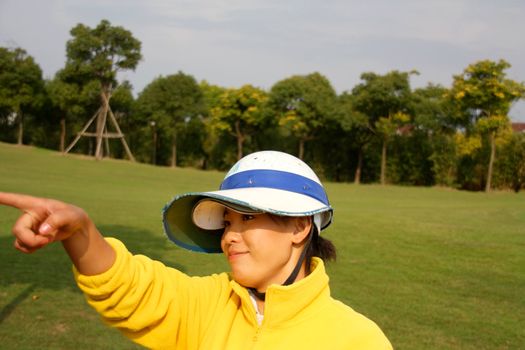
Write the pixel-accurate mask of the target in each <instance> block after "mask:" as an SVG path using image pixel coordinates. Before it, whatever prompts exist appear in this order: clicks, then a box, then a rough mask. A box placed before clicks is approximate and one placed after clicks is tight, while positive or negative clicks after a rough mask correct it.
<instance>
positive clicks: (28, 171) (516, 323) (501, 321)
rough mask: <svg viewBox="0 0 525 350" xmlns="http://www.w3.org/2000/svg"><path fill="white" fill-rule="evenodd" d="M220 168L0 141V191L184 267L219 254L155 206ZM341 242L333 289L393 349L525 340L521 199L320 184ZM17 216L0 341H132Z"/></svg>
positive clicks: (3, 219)
mask: <svg viewBox="0 0 525 350" xmlns="http://www.w3.org/2000/svg"><path fill="white" fill-rule="evenodd" d="M222 177H223V174H222V173H218V172H202V171H197V170H193V169H168V168H160V167H151V166H148V165H143V164H132V163H129V162H125V161H116V160H103V161H99V162H96V161H93V160H91V159H84V158H82V157H77V156H62V155H60V154H58V153H55V152H50V151H46V150H42V149H35V148H30V147H16V146H12V145H7V144H2V143H0V190H1V191H16V192H22V193H28V194H33V195H38V196H49V197H53V198H58V199H61V200H65V201H68V202H72V203H75V204H77V205H79V206H81V207H83V208H85V209H86V210H87V211H88V213H89V214H90V216H91V217H92V218H93V219H94V220H95V222H96V223H97V226H98V227H99V229H100V230H101V231H102V232H103V233H104V234H105V235H107V236H115V237H118V238H120V239H122V240H123V241H124V242H125V243H126V244H127V245H128V247H129V248H130V250H131V251H133V252H136V253H143V254H146V255H148V256H151V257H152V258H155V259H159V260H162V261H163V262H165V263H166V264H168V265H170V266H174V267H177V268H179V269H181V270H182V271H184V272H186V273H189V274H198V275H202V274H209V273H212V272H219V271H223V270H225V269H227V264H226V263H225V261H224V259H223V258H222V257H221V256H210V255H202V254H196V253H190V252H186V251H183V250H181V249H179V248H177V247H175V246H173V245H172V244H171V243H169V242H168V241H167V240H166V238H165V237H164V234H163V233H162V227H161V218H160V215H161V209H162V207H163V205H164V204H165V203H166V202H168V201H169V200H170V199H171V198H172V197H173V195H175V194H177V193H181V192H186V191H194V190H205V189H215V188H216V187H217V186H218V183H219V182H220V180H221V179H222ZM326 187H327V191H328V194H329V196H330V199H331V202H332V205H333V206H334V208H335V220H334V223H333V224H332V226H331V227H330V228H329V229H328V230H327V231H326V237H328V238H330V239H332V240H333V241H334V243H335V244H336V245H337V247H338V261H337V262H336V263H335V264H332V265H330V266H329V268H328V270H329V274H330V276H331V287H332V294H333V295H334V296H335V297H336V298H338V299H340V300H342V301H344V302H345V303H347V304H348V305H351V306H352V307H353V308H354V309H356V310H357V311H359V312H362V313H363V314H365V315H367V316H368V317H370V318H371V319H373V320H374V321H376V322H377V323H378V324H379V325H380V326H381V328H382V329H383V330H384V331H385V333H386V334H387V336H388V337H389V338H390V339H391V341H392V343H393V344H394V347H395V348H396V349H476V350H480V349H519V348H524V344H525V326H524V325H525V297H524V296H525V194H523V193H520V194H514V193H506V192H498V193H491V194H488V195H487V194H483V193H467V192H459V191H453V190H449V189H441V188H413V187H394V186H386V187H382V186H353V185H348V184H334V183H328V184H326ZM18 214H19V213H18V212H17V210H14V209H11V208H6V207H0V344H1V345H0V347H1V348H2V349H36V348H38V349H71V348H78V349H86V348H90V349H94V348H100V349H102V348H103V349H130V348H134V346H133V345H132V344H131V343H130V342H129V341H128V340H126V339H124V338H123V337H122V336H121V335H120V334H119V333H118V332H117V331H115V330H112V329H110V328H107V327H106V326H104V325H103V324H102V323H101V322H100V321H99V318H98V315H97V314H96V313H95V312H93V311H92V310H91V309H90V308H89V307H88V306H87V305H86V303H85V302H84V300H83V296H82V295H81V294H80V293H79V292H78V290H77V289H76V286H75V285H74V282H73V278H72V276H71V265H70V263H69V261H68V259H67V257H66V256H65V254H64V253H63V252H62V251H61V250H62V248H61V247H60V245H56V246H51V247H48V248H47V249H44V250H42V251H39V252H36V253H35V254H32V255H24V254H22V253H19V252H18V251H16V250H14V249H13V248H12V237H11V235H10V227H11V225H12V223H13V221H14V220H15V218H16V217H17V216H18Z"/></svg>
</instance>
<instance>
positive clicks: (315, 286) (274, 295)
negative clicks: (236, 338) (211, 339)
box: [230, 257, 330, 327]
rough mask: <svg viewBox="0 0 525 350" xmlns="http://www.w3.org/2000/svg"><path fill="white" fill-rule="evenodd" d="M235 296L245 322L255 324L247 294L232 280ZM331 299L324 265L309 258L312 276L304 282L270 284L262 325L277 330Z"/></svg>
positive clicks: (307, 277)
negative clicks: (245, 319) (239, 301)
mask: <svg viewBox="0 0 525 350" xmlns="http://www.w3.org/2000/svg"><path fill="white" fill-rule="evenodd" d="M230 284H231V286H232V288H233V290H234V292H235V293H236V294H237V295H238V296H239V297H240V299H241V303H242V305H241V309H242V311H243V313H244V315H245V317H246V318H248V319H249V320H251V321H252V322H254V323H255V324H257V322H256V319H255V309H254V306H253V304H252V302H251V300H250V296H249V294H248V290H247V289H246V288H245V287H243V286H241V285H239V284H238V283H237V282H235V281H233V280H231V281H230ZM329 296H330V288H329V286H328V275H327V274H326V272H325V268H324V263H323V261H322V260H321V259H319V258H316V257H314V258H312V264H311V273H310V274H309V275H308V276H306V277H305V278H303V279H301V280H299V281H297V282H295V283H293V284H291V285H288V286H281V285H276V284H273V285H271V286H270V287H268V289H267V290H266V301H265V306H264V320H263V325H264V326H268V327H277V326H278V325H281V324H283V323H285V322H288V321H290V320H293V319H296V320H297V319H298V318H300V317H298V316H302V317H307V316H308V315H309V314H311V313H315V312H316V311H317V309H318V307H320V306H319V305H318V304H319V301H320V300H321V299H324V298H327V297H329Z"/></svg>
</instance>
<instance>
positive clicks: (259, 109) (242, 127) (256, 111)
mask: <svg viewBox="0 0 525 350" xmlns="http://www.w3.org/2000/svg"><path fill="white" fill-rule="evenodd" d="M267 99H268V96H267V94H266V92H265V91H263V90H262V89H259V88H256V87H254V86H251V85H244V86H242V87H241V88H239V89H227V90H225V91H224V93H223V94H222V95H221V97H220V100H219V103H218V105H217V106H216V107H215V108H213V109H212V111H211V117H212V120H211V124H212V125H213V127H214V128H216V129H217V130H219V131H221V132H226V133H228V134H230V135H232V136H233V137H235V139H236V141H237V160H239V159H241V158H242V157H243V147H244V142H245V141H246V140H247V138H248V137H249V136H250V135H252V134H253V133H255V132H256V131H257V130H258V128H259V127H261V126H262V125H264V123H265V118H266V115H265V113H263V104H264V103H265V102H266V100H267Z"/></svg>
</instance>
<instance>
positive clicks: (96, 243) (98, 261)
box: [0, 192, 115, 275]
mask: <svg viewBox="0 0 525 350" xmlns="http://www.w3.org/2000/svg"><path fill="white" fill-rule="evenodd" d="M0 205H7V206H11V207H14V208H18V209H20V210H21V211H22V212H23V213H22V215H20V217H19V218H18V220H17V221H16V222H15V224H14V225H13V229H12V231H13V235H14V236H15V243H14V245H15V248H16V249H18V250H20V251H21V252H24V253H32V252H34V251H36V250H38V249H40V248H42V247H44V246H46V245H48V244H49V243H52V242H56V241H61V242H62V244H63V246H64V249H65V250H66V252H67V254H68V255H69V257H70V259H71V261H72V262H73V264H74V265H75V267H76V268H77V270H78V271H79V272H80V273H82V274H84V275H96V274H100V273H102V272H105V271H107V270H108V269H109V268H110V267H111V266H112V265H113V263H114V261H115V252H114V250H113V248H112V247H111V246H110V245H109V244H108V243H107V242H106V241H105V240H104V238H103V237H102V235H101V234H100V232H99V231H98V230H97V228H96V227H95V224H94V223H93V221H91V219H90V218H89V216H88V215H87V214H86V212H85V211H84V210H82V209H81V208H78V207H76V206H74V205H71V204H67V203H64V202H60V201H57V200H53V199H46V198H37V197H32V196H27V195H22V194H16V193H6V192H0Z"/></svg>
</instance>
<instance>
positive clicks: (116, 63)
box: [65, 20, 142, 159]
mask: <svg viewBox="0 0 525 350" xmlns="http://www.w3.org/2000/svg"><path fill="white" fill-rule="evenodd" d="M70 33H71V36H72V37H73V38H72V39H70V40H69V41H68V42H67V44H66V51H67V61H66V68H65V71H66V72H67V74H68V75H69V76H71V77H74V79H75V80H76V81H77V82H78V83H80V84H85V83H88V82H90V81H96V82H97V83H98V84H99V91H100V103H101V107H100V109H99V112H97V115H96V118H97V130H96V138H97V145H96V151H95V156H96V157H97V159H100V158H101V156H102V153H101V150H102V148H101V146H102V136H103V133H104V128H105V126H106V119H107V116H108V113H109V116H110V117H111V119H112V121H113V122H114V125H115V127H116V128H117V131H118V134H119V135H120V136H119V137H122V141H123V144H124V146H125V147H126V149H127V144H126V143H125V140H124V138H123V135H122V134H121V132H120V129H119V128H118V124H117V123H116V120H115V118H114V115H113V113H112V111H111V108H110V105H109V101H110V98H111V94H112V91H113V89H114V88H115V87H116V85H117V74H118V72H120V71H123V70H128V69H131V70H134V69H135V68H136V67H137V65H138V63H139V61H140V60H141V58H142V55H141V53H140V47H141V43H140V41H138V40H137V39H135V38H134V37H133V35H132V34H131V32H130V31H128V30H126V29H124V28H123V27H120V26H111V23H110V22H109V21H107V20H102V21H101V22H100V23H99V24H98V26H97V27H95V28H93V29H91V28H90V27H88V26H86V25H84V24H78V25H76V26H75V27H74V28H73V29H71V32H70ZM70 147H72V146H70ZM128 156H129V157H130V158H131V159H133V156H132V155H131V152H129V150H128Z"/></svg>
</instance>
